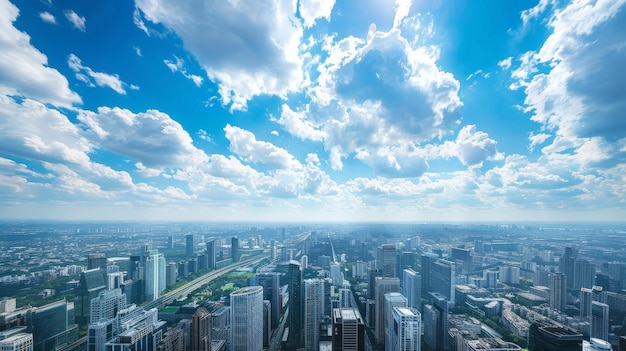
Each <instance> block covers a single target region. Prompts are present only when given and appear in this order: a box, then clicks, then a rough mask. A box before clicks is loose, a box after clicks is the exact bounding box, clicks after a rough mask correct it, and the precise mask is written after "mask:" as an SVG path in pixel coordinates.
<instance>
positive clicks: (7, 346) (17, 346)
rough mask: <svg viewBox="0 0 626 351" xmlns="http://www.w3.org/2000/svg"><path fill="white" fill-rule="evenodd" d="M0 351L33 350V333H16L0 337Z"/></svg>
mask: <svg viewBox="0 0 626 351" xmlns="http://www.w3.org/2000/svg"><path fill="white" fill-rule="evenodd" d="M0 350H1V351H33V334H30V333H17V334H13V335H11V336H9V337H7V338H6V339H0Z"/></svg>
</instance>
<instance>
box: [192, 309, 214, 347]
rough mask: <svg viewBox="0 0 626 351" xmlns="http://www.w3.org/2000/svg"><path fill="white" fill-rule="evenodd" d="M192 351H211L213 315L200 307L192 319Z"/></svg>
mask: <svg viewBox="0 0 626 351" xmlns="http://www.w3.org/2000/svg"><path fill="white" fill-rule="evenodd" d="M190 337H191V351H211V314H210V313H209V311H207V309H206V308H204V307H200V308H198V310H197V311H196V313H194V314H193V317H192V318H191V333H190Z"/></svg>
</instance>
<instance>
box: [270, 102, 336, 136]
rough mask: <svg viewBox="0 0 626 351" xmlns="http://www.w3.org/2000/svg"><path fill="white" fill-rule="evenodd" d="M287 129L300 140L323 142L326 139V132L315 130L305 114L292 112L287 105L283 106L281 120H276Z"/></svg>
mask: <svg viewBox="0 0 626 351" xmlns="http://www.w3.org/2000/svg"><path fill="white" fill-rule="evenodd" d="M275 122H276V123H278V124H280V125H281V126H283V128H285V130H286V131H287V132H289V133H290V134H291V135H294V136H296V137H298V138H300V139H303V140H304V139H310V140H313V141H322V140H324V138H325V137H326V135H327V134H326V132H324V131H322V130H320V129H318V128H315V127H314V126H313V125H312V124H311V123H310V122H309V121H308V120H307V119H306V118H305V117H304V116H303V113H298V112H295V111H292V110H291V108H289V106H287V105H283V106H282V110H281V114H280V118H279V119H277V120H275Z"/></svg>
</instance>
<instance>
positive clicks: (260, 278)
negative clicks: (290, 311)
mask: <svg viewBox="0 0 626 351" xmlns="http://www.w3.org/2000/svg"><path fill="white" fill-rule="evenodd" d="M256 281H257V284H259V285H260V286H262V287H263V300H268V301H269V302H270V304H271V310H272V328H276V327H277V326H278V321H279V320H280V310H281V306H280V274H279V273H274V272H268V273H258V274H257V275H256Z"/></svg>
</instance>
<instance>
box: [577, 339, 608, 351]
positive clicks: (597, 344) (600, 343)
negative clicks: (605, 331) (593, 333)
mask: <svg viewBox="0 0 626 351" xmlns="http://www.w3.org/2000/svg"><path fill="white" fill-rule="evenodd" d="M611 350H612V348H611V344H610V343H609V342H608V341H605V340H602V339H596V338H591V339H589V341H587V340H583V351H611Z"/></svg>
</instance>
